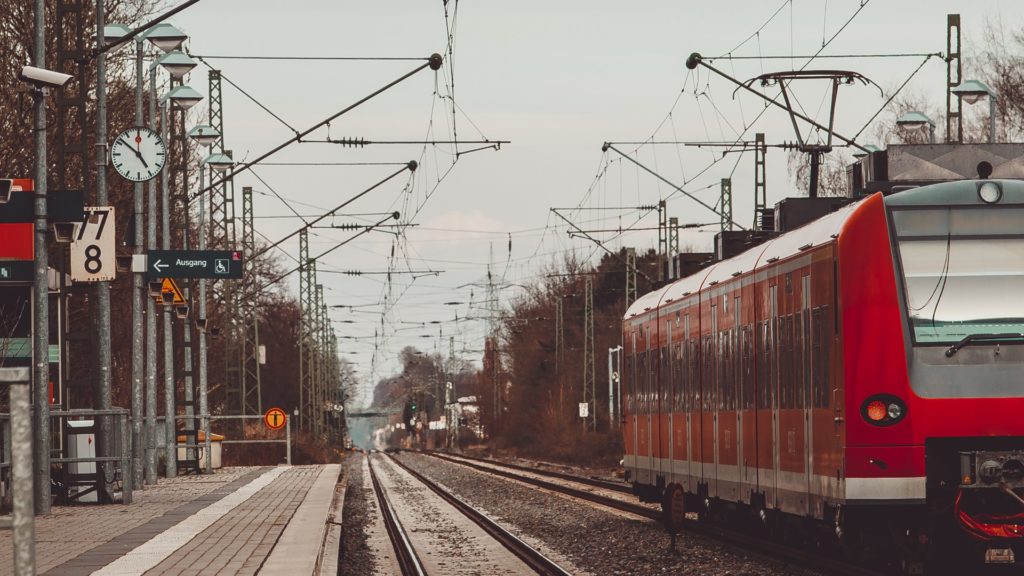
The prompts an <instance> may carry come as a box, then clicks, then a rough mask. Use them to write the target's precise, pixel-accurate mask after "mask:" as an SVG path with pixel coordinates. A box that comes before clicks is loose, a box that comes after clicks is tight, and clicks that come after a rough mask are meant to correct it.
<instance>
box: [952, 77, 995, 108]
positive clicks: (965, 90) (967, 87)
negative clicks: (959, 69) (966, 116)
mask: <svg viewBox="0 0 1024 576" xmlns="http://www.w3.org/2000/svg"><path fill="white" fill-rule="evenodd" d="M950 92H952V93H953V94H956V95H957V96H959V97H960V99H962V100H963V101H964V102H967V103H968V104H974V103H975V102H977V101H978V100H981V99H982V98H984V97H986V96H989V97H991V98H995V96H996V93H995V92H994V91H993V90H992V89H991V88H989V87H988V85H987V84H985V83H984V82H982V81H981V80H966V81H964V82H962V83H961V84H960V85H959V86H956V87H953V88H951V89H950Z"/></svg>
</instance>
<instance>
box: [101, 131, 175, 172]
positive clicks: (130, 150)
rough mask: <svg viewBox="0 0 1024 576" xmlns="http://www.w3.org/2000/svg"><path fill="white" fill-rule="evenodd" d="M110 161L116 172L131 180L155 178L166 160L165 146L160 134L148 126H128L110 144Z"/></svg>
mask: <svg viewBox="0 0 1024 576" xmlns="http://www.w3.org/2000/svg"><path fill="white" fill-rule="evenodd" d="M110 162H111V163H112V164H113V165H114V169H115V170H117V173H118V174H120V175H121V176H123V177H125V178H126V179H127V180H131V181H132V182H145V181H147V180H152V179H153V178H156V175H157V174H159V173H160V170H162V169H163V167H164V164H165V163H166V162H167V148H166V147H165V146H164V141H163V139H162V138H160V135H159V134H157V133H156V132H154V131H153V130H150V129H149V128H129V129H127V130H125V131H124V132H121V133H120V134H118V135H117V138H116V139H115V140H114V143H113V144H111V145H110Z"/></svg>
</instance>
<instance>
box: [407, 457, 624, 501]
mask: <svg viewBox="0 0 1024 576" xmlns="http://www.w3.org/2000/svg"><path fill="white" fill-rule="evenodd" d="M426 453H428V454H430V455H432V456H433V455H435V454H436V452H434V451H426ZM438 455H439V456H442V457H446V458H448V459H452V458H453V457H454V458H461V459H464V460H472V461H474V462H483V463H484V464H491V465H493V466H501V467H503V468H511V469H512V470H521V471H523V472H532V473H535V474H539V475H542V476H551V477H553V478H561V479H562V480H569V481H570V482H579V483H580V484H586V485H588V486H594V487H595V488H604V489H606V490H614V491H616V492H622V493H624V494H632V493H633V489H632V488H630V487H629V486H628V485H626V484H624V483H622V482H613V481H611V480H602V479H600V478H594V477H585V476H576V475H575V474H567V473H565V472H556V471H554V470H538V469H536V468H530V467H529V466H522V465H520V464H512V463H509V462H501V461H499V460H492V459H490V458H477V457H476V456H466V455H464V454H458V455H455V456H451V455H448V454H438Z"/></svg>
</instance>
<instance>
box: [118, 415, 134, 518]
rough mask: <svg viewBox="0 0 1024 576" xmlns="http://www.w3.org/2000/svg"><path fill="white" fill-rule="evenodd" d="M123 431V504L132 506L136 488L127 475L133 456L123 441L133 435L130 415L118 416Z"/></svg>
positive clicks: (130, 477)
mask: <svg viewBox="0 0 1024 576" xmlns="http://www.w3.org/2000/svg"><path fill="white" fill-rule="evenodd" d="M117 419H118V421H119V422H120V429H121V438H122V443H121V470H122V476H123V478H124V482H123V483H122V485H121V503H122V504H131V503H132V491H133V490H134V488H135V484H133V483H132V475H131V474H128V473H127V470H128V468H129V467H131V465H132V463H131V455H130V454H128V447H127V446H125V445H124V442H123V440H124V439H127V438H128V435H129V434H131V426H130V425H129V423H128V415H127V414H121V415H120V416H118V418H117Z"/></svg>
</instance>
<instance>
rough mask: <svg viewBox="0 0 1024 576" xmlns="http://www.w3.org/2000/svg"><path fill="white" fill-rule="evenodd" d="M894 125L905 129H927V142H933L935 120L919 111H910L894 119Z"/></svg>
mask: <svg viewBox="0 0 1024 576" xmlns="http://www.w3.org/2000/svg"><path fill="white" fill-rule="evenodd" d="M896 125H897V126H899V127H900V128H904V129H906V130H923V129H925V128H927V130H928V143H929V144H935V122H933V121H932V119H931V118H929V117H928V116H926V115H924V114H923V113H921V112H917V111H911V112H907V113H906V114H904V115H902V116H900V117H899V118H897V119H896Z"/></svg>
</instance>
